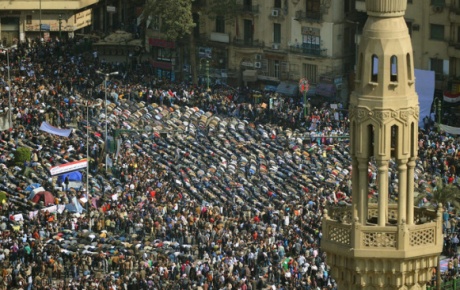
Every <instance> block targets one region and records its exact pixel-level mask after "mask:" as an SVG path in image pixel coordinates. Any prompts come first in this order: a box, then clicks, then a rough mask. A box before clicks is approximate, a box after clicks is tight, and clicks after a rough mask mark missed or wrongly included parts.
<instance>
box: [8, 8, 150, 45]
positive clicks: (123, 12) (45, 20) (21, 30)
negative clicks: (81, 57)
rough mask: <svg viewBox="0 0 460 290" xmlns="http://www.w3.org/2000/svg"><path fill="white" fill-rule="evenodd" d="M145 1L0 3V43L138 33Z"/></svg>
mask: <svg viewBox="0 0 460 290" xmlns="http://www.w3.org/2000/svg"><path fill="white" fill-rule="evenodd" d="M143 4H144V0H131V1H122V0H33V1H27V0H15V1H10V0H0V34H1V35H0V41H1V43H2V44H3V45H6V46H9V45H11V44H13V43H14V42H17V41H21V42H24V41H26V40H27V39H34V38H38V37H40V38H43V39H45V40H46V39H48V38H54V37H59V36H61V37H73V36H75V35H76V34H77V33H89V32H93V31H99V32H101V33H105V34H109V33H110V32H112V31H115V30H117V29H124V30H127V31H129V32H131V33H134V34H135V33H137V31H136V27H137V23H136V18H137V16H139V15H140V13H141V12H142V6H143Z"/></svg>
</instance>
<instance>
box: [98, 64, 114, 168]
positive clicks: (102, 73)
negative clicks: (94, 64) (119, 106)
mask: <svg viewBox="0 0 460 290" xmlns="http://www.w3.org/2000/svg"><path fill="white" fill-rule="evenodd" d="M96 73H97V74H100V75H104V76H105V81H104V91H105V100H104V101H105V104H104V107H105V137H104V145H105V171H106V172H107V156H108V155H107V148H108V146H107V81H108V80H109V77H110V76H114V75H117V74H118V72H117V71H114V72H111V73H104V72H102V71H99V70H98V71H96Z"/></svg>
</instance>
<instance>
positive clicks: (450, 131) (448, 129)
mask: <svg viewBox="0 0 460 290" xmlns="http://www.w3.org/2000/svg"><path fill="white" fill-rule="evenodd" d="M439 128H440V129H441V131H444V132H446V133H448V134H451V135H460V128H458V127H452V126H447V125H442V124H440V125H439Z"/></svg>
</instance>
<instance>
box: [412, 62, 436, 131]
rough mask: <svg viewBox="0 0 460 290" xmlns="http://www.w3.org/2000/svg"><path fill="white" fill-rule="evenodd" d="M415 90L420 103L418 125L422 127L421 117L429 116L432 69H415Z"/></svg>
mask: <svg viewBox="0 0 460 290" xmlns="http://www.w3.org/2000/svg"><path fill="white" fill-rule="evenodd" d="M415 80H416V81H415V91H416V92H417V95H418V102H419V105H420V117H419V122H418V126H419V127H421V128H423V125H424V124H423V118H425V117H426V116H428V117H431V116H430V111H431V104H432V103H433V97H434V85H435V83H434V71H430V70H421V69H416V70H415Z"/></svg>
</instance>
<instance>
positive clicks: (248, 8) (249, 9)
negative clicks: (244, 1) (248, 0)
mask: <svg viewBox="0 0 460 290" xmlns="http://www.w3.org/2000/svg"><path fill="white" fill-rule="evenodd" d="M240 11H241V12H243V13H254V14H256V13H259V5H241V6H240Z"/></svg>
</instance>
